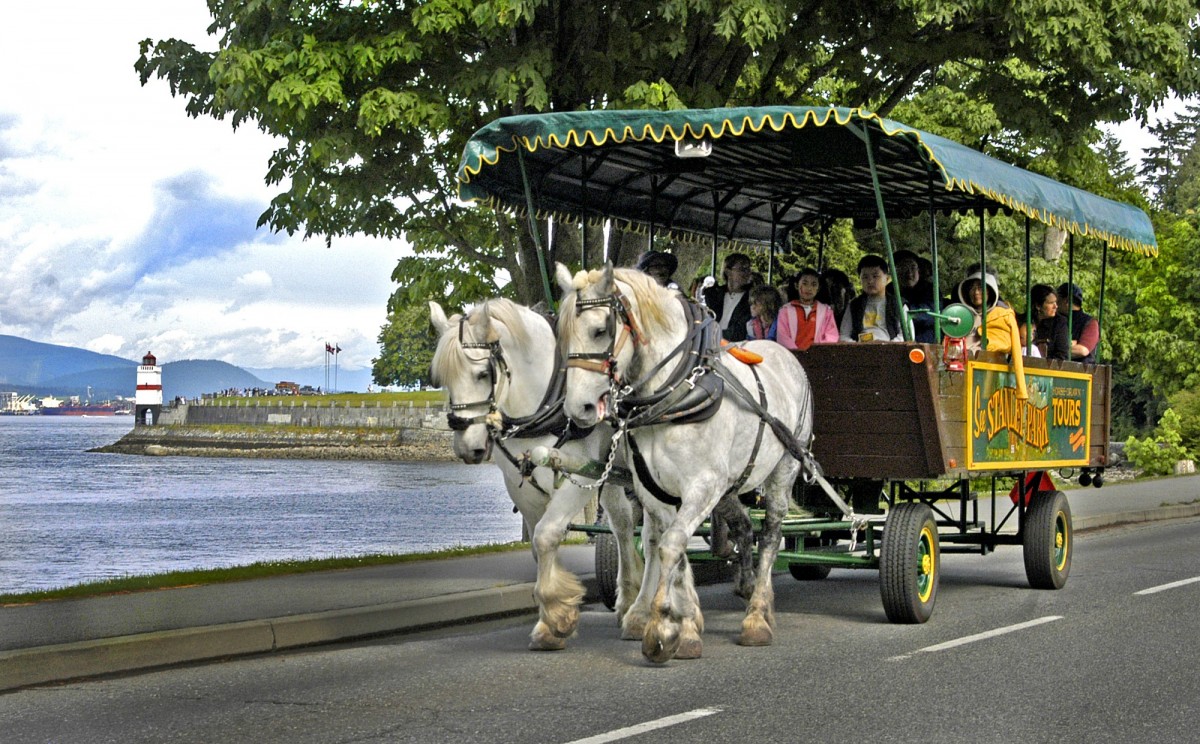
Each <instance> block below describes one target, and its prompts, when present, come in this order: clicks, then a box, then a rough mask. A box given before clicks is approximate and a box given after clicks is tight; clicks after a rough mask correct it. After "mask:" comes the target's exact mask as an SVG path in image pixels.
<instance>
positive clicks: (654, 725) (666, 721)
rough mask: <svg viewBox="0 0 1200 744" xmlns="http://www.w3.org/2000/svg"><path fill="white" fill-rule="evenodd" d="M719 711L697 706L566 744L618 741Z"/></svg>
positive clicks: (718, 709)
mask: <svg viewBox="0 0 1200 744" xmlns="http://www.w3.org/2000/svg"><path fill="white" fill-rule="evenodd" d="M720 712H721V709H720V708H697V709H695V710H689V711H688V712H686V713H677V714H675V715H673V716H667V717H666V718H659V719H657V720H654V721H646V722H645V723H638V724H635V725H633V726H626V727H625V728H619V729H616V730H615V731H609V732H608V733H604V734H596V735H595V736H589V737H587V738H586V739H576V740H574V741H569V742H567V744H604V742H608V741H620V740H621V739H628V738H629V737H631V736H637V735H638V734H644V733H646V732H647V731H655V730H657V729H661V728H667V727H668V726H675V725H676V724H680V723H687V722H688V721H694V720H696V719H697V718H704V717H705V716H711V715H712V714H714V713H720Z"/></svg>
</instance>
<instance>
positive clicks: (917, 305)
mask: <svg viewBox="0 0 1200 744" xmlns="http://www.w3.org/2000/svg"><path fill="white" fill-rule="evenodd" d="M889 294H890V293H889ZM900 296H901V297H903V298H904V303H905V304H906V305H908V309H909V311H910V315H909V318H911V319H912V326H913V340H914V341H916V342H918V343H923V344H932V343H933V341H934V338H935V337H936V335H937V334H936V329H935V321H934V317H933V316H932V315H930V314H929V313H915V314H911V311H913V310H932V309H933V284H931V283H930V282H927V281H925V280H924V279H922V280H921V281H919V282H917V283H916V285H915V286H912V287H902V288H901V289H900Z"/></svg>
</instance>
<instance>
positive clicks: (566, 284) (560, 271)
mask: <svg viewBox="0 0 1200 744" xmlns="http://www.w3.org/2000/svg"><path fill="white" fill-rule="evenodd" d="M554 280H555V281H556V282H558V288H559V290H561V291H562V293H563V294H567V293H568V292H570V291H572V290H574V289H575V285H574V283H573V282H574V279H573V278H572V276H571V270H570V269H568V268H567V267H566V266H564V265H563V264H562V262H561V261H556V262H555V263H554Z"/></svg>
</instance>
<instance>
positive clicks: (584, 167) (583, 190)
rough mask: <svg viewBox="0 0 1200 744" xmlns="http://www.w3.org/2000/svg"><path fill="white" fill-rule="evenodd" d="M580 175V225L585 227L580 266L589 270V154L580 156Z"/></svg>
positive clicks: (581, 243)
mask: <svg viewBox="0 0 1200 744" xmlns="http://www.w3.org/2000/svg"><path fill="white" fill-rule="evenodd" d="M579 175H580V179H579V203H580V205H581V206H582V207H583V208H582V209H580V210H579V212H580V227H581V228H583V229H582V235H581V237H580V239H579V241H580V243H579V268H581V269H583V270H584V271H587V267H588V260H587V258H588V255H587V253H588V251H587V248H588V246H587V244H588V219H587V202H588V198H587V185H588V159H587V155H581V156H580V167H579Z"/></svg>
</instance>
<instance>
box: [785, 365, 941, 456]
mask: <svg viewBox="0 0 1200 744" xmlns="http://www.w3.org/2000/svg"><path fill="white" fill-rule="evenodd" d="M912 348H914V347H913V346H911V345H907V344H829V345H824V344H819V345H816V346H814V347H813V348H812V349H810V350H809V351H807V352H797V353H796V355H797V358H798V359H799V360H800V363H801V364H802V365H803V366H804V368H805V371H806V373H807V374H808V377H809V382H810V383H811V385H812V389H813V399H814V432H815V439H814V443H813V454H814V455H815V456H816V458H817V461H818V462H819V463H820V464H821V467H822V468H824V470H825V473H826V475H828V476H830V477H834V478H881V479H888V478H928V477H934V476H936V475H939V474H941V472H942V471H943V470H944V460H943V458H944V454H943V453H944V448H943V445H942V442H941V439H942V437H941V428H940V421H939V417H938V416H937V415H936V407H937V402H936V400H935V393H934V388H933V385H934V384H935V382H936V375H937V372H936V368H935V367H933V366H932V365H933V360H931V359H927V360H926V361H925V362H923V363H914V362H912V361H911V360H910V359H909V357H908V353H909V351H910V350H911V349H912ZM927 355H929V356H931V354H927Z"/></svg>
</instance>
